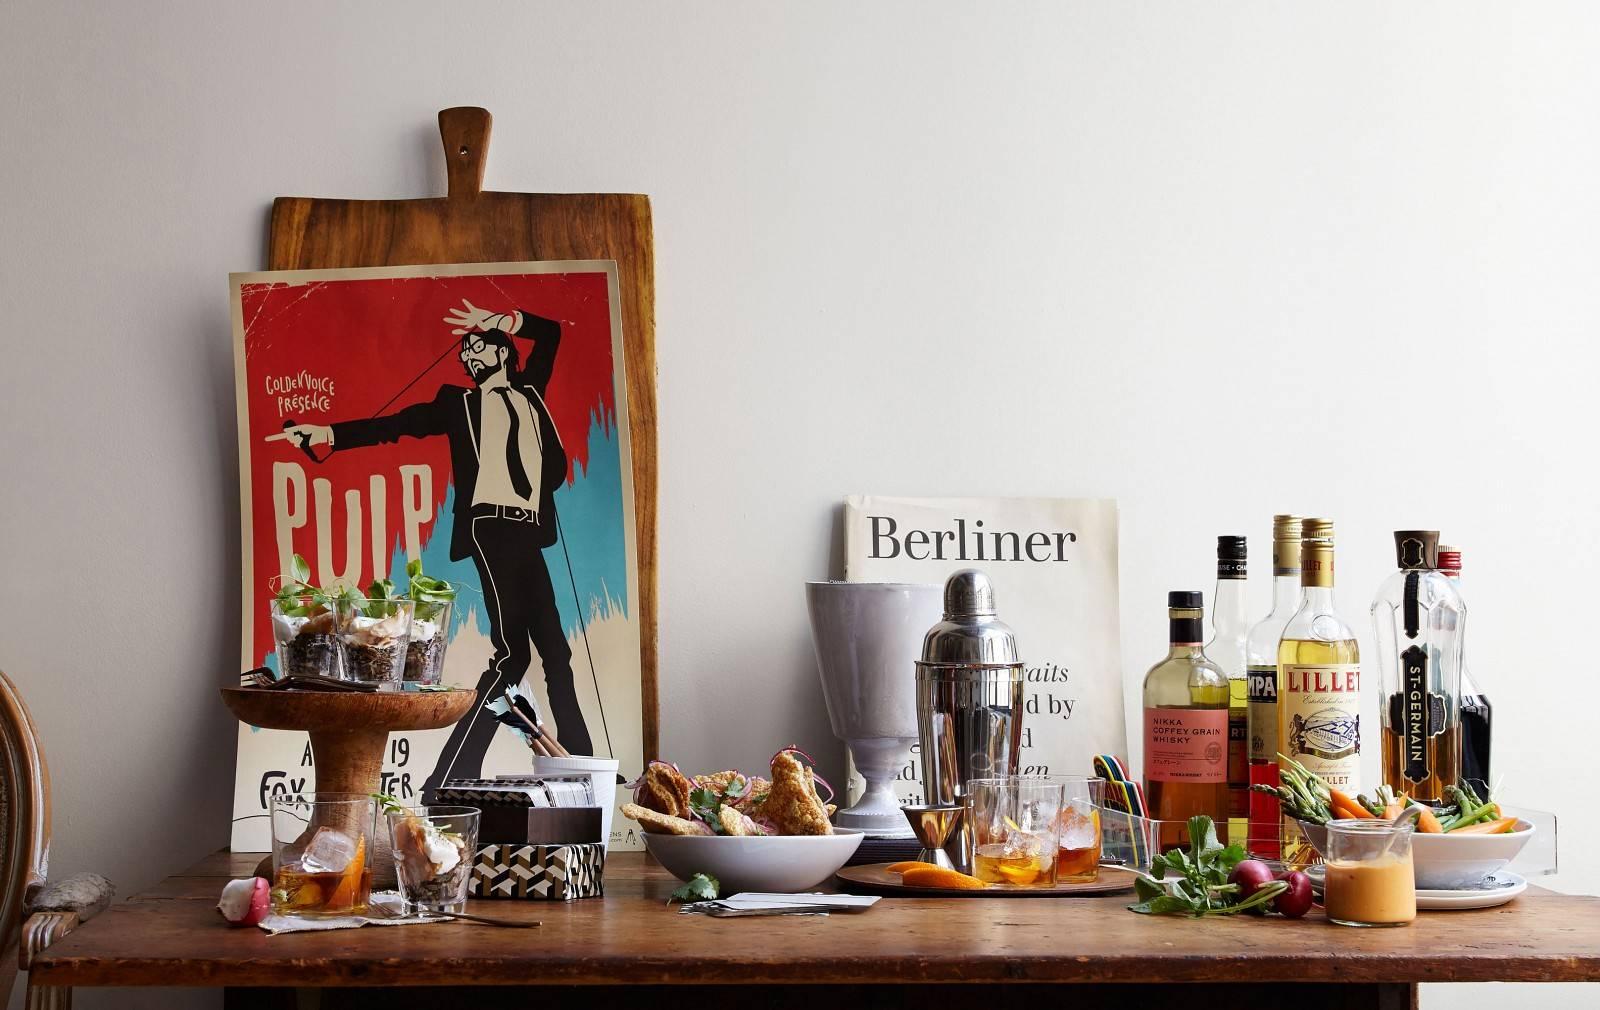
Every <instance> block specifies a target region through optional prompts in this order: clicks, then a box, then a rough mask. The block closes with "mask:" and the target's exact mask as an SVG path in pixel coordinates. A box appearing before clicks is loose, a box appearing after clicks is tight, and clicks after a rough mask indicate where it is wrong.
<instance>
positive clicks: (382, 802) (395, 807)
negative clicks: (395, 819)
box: [371, 793, 406, 814]
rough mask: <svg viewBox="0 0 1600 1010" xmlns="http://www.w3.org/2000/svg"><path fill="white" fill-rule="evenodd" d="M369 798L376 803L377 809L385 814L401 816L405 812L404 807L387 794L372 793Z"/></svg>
mask: <svg viewBox="0 0 1600 1010" xmlns="http://www.w3.org/2000/svg"><path fill="white" fill-rule="evenodd" d="M371 796H372V798H373V799H375V800H377V801H378V809H380V810H382V811H383V812H384V813H386V814H402V813H405V811H406V805H405V804H404V803H401V802H400V801H399V800H397V799H395V798H394V797H393V796H390V795H389V794H388V793H372V794H371Z"/></svg>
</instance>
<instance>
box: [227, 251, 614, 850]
mask: <svg viewBox="0 0 1600 1010" xmlns="http://www.w3.org/2000/svg"><path fill="white" fill-rule="evenodd" d="M230 280H231V285H232V309H233V333H234V363H235V380H236V385H237V397H238V413H239V483H240V500H241V503H242V508H241V511H242V530H241V534H242V542H243V589H244V592H243V615H242V617H243V628H242V642H243V647H242V656H241V659H242V663H243V668H245V669H251V668H254V667H258V666H269V667H273V668H274V669H276V668H277V664H278V659H277V656H276V654H275V651H274V640H273V633H272V616H271V610H270V606H271V601H272V598H273V594H274V591H275V590H276V588H277V587H278V586H279V585H280V584H281V581H282V580H283V579H284V578H286V577H288V576H289V574H290V572H291V571H292V568H291V564H292V559H293V558H294V556H295V555H297V554H298V555H300V556H301V557H303V558H304V559H305V560H306V562H307V563H308V565H309V566H310V570H311V580H310V581H311V582H312V583H313V584H315V585H320V586H324V587H335V586H353V587H357V588H365V587H366V586H368V585H369V584H370V583H371V582H372V581H373V580H374V579H377V578H388V579H391V580H393V582H394V585H395V587H396V588H397V589H398V590H400V591H402V592H403V591H404V589H405V588H406V586H407V585H408V581H407V575H406V566H407V563H408V562H409V561H412V560H416V559H420V560H421V562H422V564H423V570H424V571H425V572H426V574H428V575H430V576H433V577H435V578H441V579H446V580H449V581H450V582H452V583H454V584H455V585H456V586H457V587H458V589H459V594H458V596H457V597H456V600H455V605H454V613H453V616H452V619H451V621H450V622H449V626H448V627H447V628H444V629H441V633H443V634H445V635H447V637H448V645H447V649H446V655H445V665H444V676H443V680H444V683H446V684H450V685H453V686H458V687H470V688H475V689H477V690H478V691H479V695H480V697H479V700H480V705H479V706H478V707H476V708H475V709H474V711H473V712H472V713H470V714H469V715H468V716H467V717H465V718H464V719H462V721H461V722H460V723H458V724H457V725H456V726H455V727H452V728H447V729H439V730H429V731H425V732H413V733H400V734H394V735H393V736H391V738H390V743H389V749H388V752H387V754H386V755H385V763H384V769H383V783H382V788H383V790H384V791H386V792H389V793H393V794H394V795H396V796H399V797H401V798H403V799H413V800H418V799H421V798H422V797H423V795H424V793H425V792H426V790H428V789H431V788H432V787H434V786H436V785H438V784H439V783H440V782H441V781H442V780H443V779H445V778H447V777H448V778H475V777H478V776H480V775H484V776H492V775H498V774H513V773H526V772H527V771H528V770H529V763H530V751H529V750H528V748H527V746H526V745H525V744H524V743H522V742H521V741H519V740H518V739H516V738H515V736H513V735H512V733H511V732H510V731H509V730H505V729H500V728H499V727H498V726H497V724H496V723H495V722H494V719H493V716H492V715H491V714H490V713H487V712H484V711H483V710H482V708H481V702H482V700H483V699H484V698H486V697H493V696H496V695H499V694H501V693H503V692H504V690H505V687H506V686H507V685H509V684H513V683H519V684H522V685H524V686H525V687H526V688H527V689H528V690H529V691H530V692H531V694H532V695H533V697H534V699H535V701H536V703H537V705H538V706H539V708H540V709H541V711H542V713H543V715H544V719H545V722H546V724H547V726H549V727H551V728H552V729H553V730H554V733H555V735H556V737H557V739H559V740H560V741H561V743H562V744H563V745H564V746H565V747H566V748H567V749H568V750H570V751H571V752H572V753H573V754H595V755H599V756H603V757H614V758H617V759H618V760H619V761H620V762H621V773H622V774H623V775H625V776H627V777H628V778H630V779H631V778H632V777H634V776H635V775H636V774H637V773H638V772H639V771H640V770H641V766H642V764H643V722H642V715H641V711H642V703H641V695H640V680H641V668H640V657H639V622H638V615H637V606H638V565H637V558H636V554H635V543H634V531H635V527H634V508H633V482H632V469H631V466H630V464H629V461H630V460H631V459H632V454H631V450H630V447H629V444H628V404H627V395H626V386H625V383H624V376H623V351H622V325H621V309H620V302H619V299H618V293H617V292H618V289H617V273H616V264H615V263H612V262H610V261H571V262H547V263H500V264H470V265H453V266H419V267H379V268H371V269H351V270H306V271H281V272H270V273H245V274H233V275H231V277H230ZM315 782H316V769H315V768H314V767H312V761H311V753H310V747H309V744H308V742H307V739H306V736H305V734H303V733H291V732H280V731H272V730H258V729H255V728H253V727H249V726H243V725H241V726H240V729H239V747H238V768H237V773H236V777H235V791H234V830H233V840H232V845H233V847H234V848H235V849H240V850H255V851H259V850H262V849H265V848H267V845H268V838H269V833H268V829H267V823H266V818H265V817H264V816H262V815H264V814H265V811H266V803H267V797H268V796H270V795H271V794H272V793H274V792H285V791H295V792H298V791H302V790H309V789H313V788H315ZM613 820H614V822H615V823H616V824H618V825H619V826H618V827H616V828H614V829H613V837H612V844H613V845H614V846H619V847H620V846H624V845H625V839H624V838H623V829H622V828H621V827H620V825H621V824H622V823H624V822H622V820H621V819H620V818H613Z"/></svg>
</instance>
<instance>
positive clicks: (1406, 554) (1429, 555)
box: [1394, 530, 1439, 570]
mask: <svg viewBox="0 0 1600 1010" xmlns="http://www.w3.org/2000/svg"><path fill="white" fill-rule="evenodd" d="M1394 556H1395V563H1396V564H1397V565H1399V566H1400V567H1401V568H1404V569H1408V570H1414V569H1425V568H1438V567H1439V531H1438V530H1395V531H1394Z"/></svg>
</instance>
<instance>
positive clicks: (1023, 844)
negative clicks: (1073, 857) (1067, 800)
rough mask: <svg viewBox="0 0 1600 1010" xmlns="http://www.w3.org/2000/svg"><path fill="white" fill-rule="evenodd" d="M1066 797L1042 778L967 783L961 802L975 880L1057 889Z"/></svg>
mask: <svg viewBox="0 0 1600 1010" xmlns="http://www.w3.org/2000/svg"><path fill="white" fill-rule="evenodd" d="M1062 795H1063V788H1062V784H1061V782H1059V781H1057V780H1054V779H1050V778H1046V777H1043V776H1029V775H1011V776H1006V777H1005V778H992V779H971V780H969V781H968V782H967V784H966V789H965V791H964V793H963V797H962V802H963V805H964V806H965V809H966V813H965V818H964V819H965V821H966V823H967V824H968V826H969V829H970V831H971V832H972V846H973V848H972V875H973V876H975V877H977V878H978V879H979V880H982V881H984V882H985V883H990V884H1016V885H1020V886H1026V887H1051V886H1054V885H1055V882H1056V859H1057V850H1058V849H1059V847H1060V838H1061V798H1062Z"/></svg>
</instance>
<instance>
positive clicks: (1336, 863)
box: [1323, 820, 1417, 926]
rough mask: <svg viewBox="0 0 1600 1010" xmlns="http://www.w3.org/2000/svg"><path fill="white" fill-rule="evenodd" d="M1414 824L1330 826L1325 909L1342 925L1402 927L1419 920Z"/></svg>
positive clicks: (1343, 823) (1370, 822) (1345, 822)
mask: <svg viewBox="0 0 1600 1010" xmlns="http://www.w3.org/2000/svg"><path fill="white" fill-rule="evenodd" d="M1413 823H1414V822H1412V821H1409V820H1408V821H1406V822H1405V823H1403V824H1399V825H1396V824H1391V823H1390V822H1389V821H1386V820H1343V821H1330V822H1328V851H1327V866H1326V872H1327V877H1326V880H1325V883H1324V885H1323V905H1324V906H1326V908H1327V910H1328V921H1330V922H1335V923H1338V924H1339V925H1341V926H1404V925H1407V924H1409V923H1410V922H1411V921H1412V920H1414V919H1415V918H1416V917H1417V883H1416V877H1415V876H1414V874H1413V872H1412V869H1411V831H1412V826H1413Z"/></svg>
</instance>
